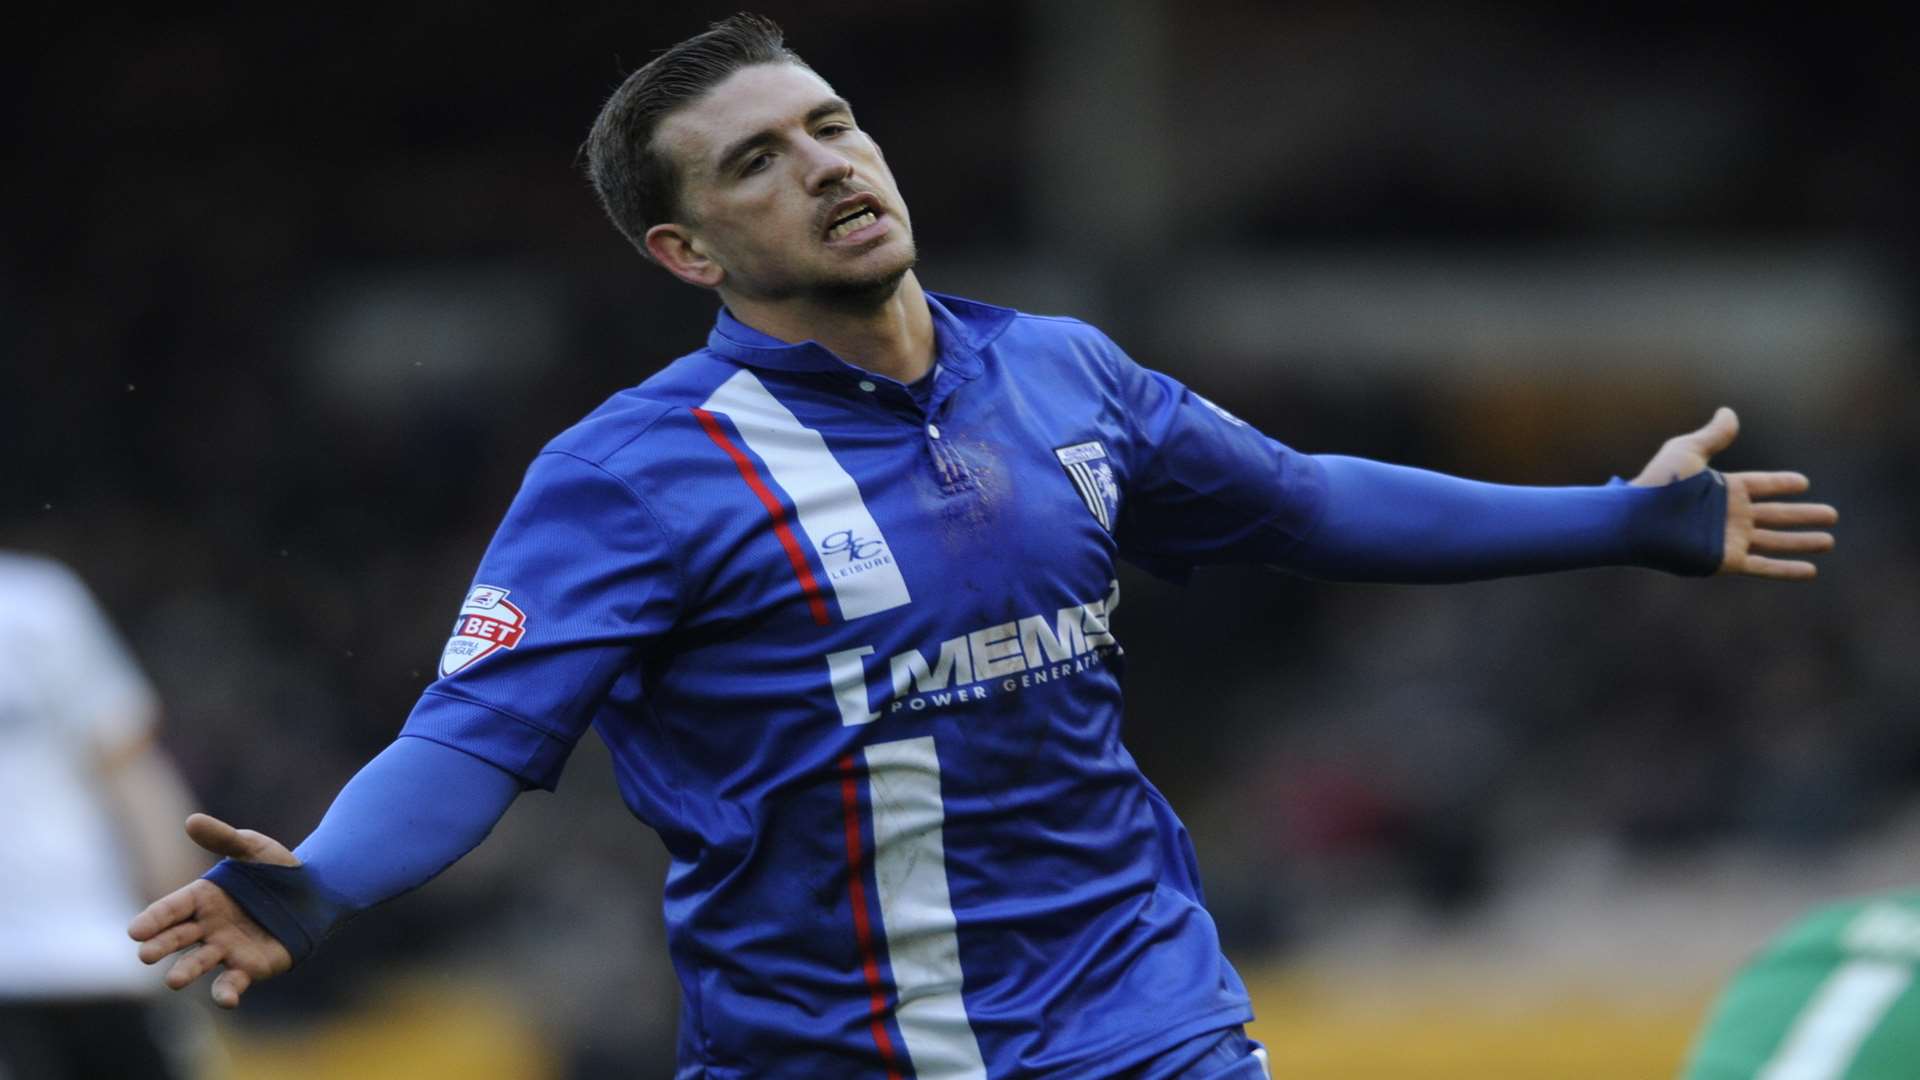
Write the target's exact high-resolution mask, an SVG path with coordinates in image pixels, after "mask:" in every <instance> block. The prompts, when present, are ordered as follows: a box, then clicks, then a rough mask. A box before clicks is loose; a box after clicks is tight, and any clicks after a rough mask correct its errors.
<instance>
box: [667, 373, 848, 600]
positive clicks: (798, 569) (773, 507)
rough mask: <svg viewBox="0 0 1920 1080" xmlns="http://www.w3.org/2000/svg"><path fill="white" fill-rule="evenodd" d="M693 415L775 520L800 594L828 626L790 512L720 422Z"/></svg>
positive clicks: (705, 413) (698, 411) (699, 412)
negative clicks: (788, 519) (790, 521)
mask: <svg viewBox="0 0 1920 1080" xmlns="http://www.w3.org/2000/svg"><path fill="white" fill-rule="evenodd" d="M693 415H694V418H695V419H697V420H699V421H700V426H701V427H702V428H705V429H706V432H707V438H709V439H712V440H713V444H714V445H715V446H718V447H719V448H720V449H721V450H722V451H723V452H724V453H725V454H726V455H727V456H728V457H729V458H732V459H733V467H734V468H736V469H739V470H740V478H741V479H742V480H745V481H746V482H747V486H748V487H750V488H752V489H753V493H754V495H756V496H758V497H759V499H760V505H761V506H764V507H766V508H767V516H768V517H770V518H772V519H773V535H775V536H777V537H779V538H780V546H781V547H783V548H786V549H787V561H788V562H790V563H792V564H793V574H794V576H795V577H797V578H799V579H800V591H801V592H803V593H805V594H807V606H808V607H810V608H812V609H813V621H814V622H817V623H819V624H820V625H821V626H826V625H827V624H828V623H830V622H832V621H833V620H832V618H831V617H830V616H829V615H828V614H827V600H826V597H824V596H822V595H821V594H820V583H819V582H817V581H815V580H813V568H812V567H810V566H808V565H807V554H806V552H805V551H803V550H801V548H800V541H799V540H798V539H796V538H795V537H794V535H793V529H791V528H790V527H788V525H787V508H786V507H784V506H781V505H780V500H779V499H778V498H777V497H775V496H774V494H773V489H772V488H769V487H768V486H767V482H766V481H764V480H762V479H760V470H758V469H756V468H754V467H753V459H751V458H749V457H747V455H746V454H745V453H744V452H743V451H741V449H740V448H739V447H738V446H735V445H734V444H733V440H732V439H729V438H727V433H726V432H725V431H722V430H721V429H720V422H719V421H718V420H715V419H714V418H713V414H712V413H710V412H708V411H707V410H705V409H701V408H695V409H694V410H693Z"/></svg>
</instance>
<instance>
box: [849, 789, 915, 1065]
mask: <svg viewBox="0 0 1920 1080" xmlns="http://www.w3.org/2000/svg"><path fill="white" fill-rule="evenodd" d="M840 804H841V806H842V807H844V808H845V809H846V812H847V868H848V869H849V870H850V871H851V874H850V880H851V884H850V885H849V887H848V891H849V893H850V894H851V896H852V898H853V935H854V937H855V938H856V939H857V940H858V941H859V943H860V968H861V970H862V971H864V972H865V973H866V976H867V995H868V1007H869V1009H870V1010H871V1012H872V1021H871V1022H872V1024H873V1042H874V1045H876V1046H878V1047H879V1048H880V1056H881V1057H882V1058H883V1059H885V1060H886V1063H887V1080H900V1069H899V1067H898V1066H896V1065H895V1064H894V1060H893V1039H892V1038H890V1037H889V1036H888V1035H887V1020H886V1016H887V994H886V990H885V988H884V987H882V986H881V985H880V960H879V957H878V956H877V955H876V954H875V953H874V951H873V924H872V922H870V921H869V920H868V919H867V872H866V857H865V856H864V854H863V853H862V851H861V844H860V778H859V774H858V773H856V772H855V771H854V768H853V755H852V754H847V755H845V756H843V757H841V759H840Z"/></svg>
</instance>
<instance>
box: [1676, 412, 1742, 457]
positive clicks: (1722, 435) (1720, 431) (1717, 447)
mask: <svg viewBox="0 0 1920 1080" xmlns="http://www.w3.org/2000/svg"><path fill="white" fill-rule="evenodd" d="M1739 434H1740V417H1739V416H1738V415H1737V414H1736V413H1735V412H1734V411H1733V410H1732V409H1729V408H1727V407H1726V406H1725V405H1722V406H1720V407H1719V408H1718V409H1715V410H1714V412H1713V419H1711V420H1709V421H1707V425H1706V426H1705V427H1703V428H1701V429H1700V430H1698V431H1695V432H1692V433H1691V434H1689V435H1687V436H1686V439H1687V442H1688V443H1690V444H1692V446H1693V448H1694V449H1695V450H1698V451H1699V452H1700V456H1701V457H1705V458H1711V457H1712V456H1714V455H1715V454H1718V453H1719V452H1720V451H1722V450H1725V449H1726V448H1727V447H1729V446H1732V445H1733V440H1734V439H1735V438H1736V437H1738V436H1739Z"/></svg>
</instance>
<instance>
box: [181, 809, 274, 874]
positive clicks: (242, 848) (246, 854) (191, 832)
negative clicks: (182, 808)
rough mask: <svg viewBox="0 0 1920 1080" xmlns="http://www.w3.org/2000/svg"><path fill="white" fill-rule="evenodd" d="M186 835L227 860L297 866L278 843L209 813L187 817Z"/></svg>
mask: <svg viewBox="0 0 1920 1080" xmlns="http://www.w3.org/2000/svg"><path fill="white" fill-rule="evenodd" d="M187 836H188V838H189V839H191V840H192V841H193V842H194V843H196V844H199V845H200V846H201V847H203V848H205V849H207V850H208V851H211V852H213V853H214V854H215V855H224V856H225V857H227V858H229V859H244V860H247V861H249V862H264V863H274V864H276V865H279V866H298V865H300V860H299V859H297V858H295V857H294V856H293V854H292V853H291V852H289V851H288V850H287V849H286V847H285V846H283V845H282V844H281V843H280V842H279V841H278V840H275V839H274V838H272V837H271V836H268V835H266V834H265V833H259V832H255V831H253V830H252V829H236V828H234V827H233V826H231V825H229V824H227V823H226V822H224V821H221V820H220V819H219V818H217V817H214V816H213V815H211V814H191V815H188V817H187Z"/></svg>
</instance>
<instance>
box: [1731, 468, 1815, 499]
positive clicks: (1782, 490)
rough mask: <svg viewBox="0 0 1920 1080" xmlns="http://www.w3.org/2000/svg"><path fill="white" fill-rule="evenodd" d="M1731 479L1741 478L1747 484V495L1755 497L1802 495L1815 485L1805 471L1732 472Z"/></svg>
mask: <svg viewBox="0 0 1920 1080" xmlns="http://www.w3.org/2000/svg"><path fill="white" fill-rule="evenodd" d="M1727 479H1729V480H1739V481H1740V482H1741V483H1742V484H1745V485H1746V489H1747V495H1748V496H1749V497H1750V498H1755V499H1769V498H1776V497H1778V496H1781V495H1800V494H1804V493H1805V492H1806V490H1807V489H1808V488H1810V487H1812V486H1813V481H1811V480H1808V479H1807V477H1806V474H1805V473H1797V472H1742V473H1730V474H1728V476H1727Z"/></svg>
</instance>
